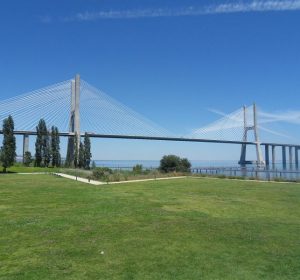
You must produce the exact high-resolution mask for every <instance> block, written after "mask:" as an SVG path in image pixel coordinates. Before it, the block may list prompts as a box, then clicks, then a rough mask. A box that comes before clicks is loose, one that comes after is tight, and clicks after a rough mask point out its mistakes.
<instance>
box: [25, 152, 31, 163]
mask: <svg viewBox="0 0 300 280" xmlns="http://www.w3.org/2000/svg"><path fill="white" fill-rule="evenodd" d="M31 163H32V156H31V153H30V152H29V151H27V152H25V154H24V165H25V166H29V165H30V164H31Z"/></svg>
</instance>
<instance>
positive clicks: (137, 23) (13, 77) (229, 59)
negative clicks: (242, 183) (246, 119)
mask: <svg viewBox="0 0 300 280" xmlns="http://www.w3.org/2000/svg"><path fill="white" fill-rule="evenodd" d="M299 26H300V1H277V0H274V1H273V0H270V1H234V0H233V1H228V0H223V1H221V0H220V1H192V0H184V1H183V0H172V1H169V0H160V1H157V0H128V1H124V0H106V1H105V0H98V1H96V0H84V1H83V0H82V1H74V0H73V1H54V0H53V1H40V0H36V1H32V0H28V1H16V0H10V1H2V3H1V10H0V34H1V43H0V65H1V67H0V81H1V99H6V98H9V97H11V96H15V95H18V94H21V93H24V92H28V91H30V90H33V89H37V88H40V87H43V86H46V85H50V84H53V83H56V82H59V81H63V80H66V79H69V78H71V77H73V76H74V75H75V74H76V73H80V74H81V76H82V78H83V79H85V80H86V81H88V82H89V83H90V84H92V85H94V86H96V87H98V88H100V89H102V90H104V91H105V92H107V93H108V94H109V95H111V96H112V97H113V98H115V99H117V100H119V101H120V102H122V103H124V104H126V105H127V106H129V107H131V108H132V109H134V110H136V111H138V112H140V113H142V114H143V115H144V116H146V117H148V118H150V119H151V120H153V121H154V122H156V123H158V124H159V125H161V126H163V127H166V128H168V129H169V130H171V131H174V132H175V133H178V134H182V135H184V134H188V133H189V132H191V130H193V129H195V128H198V127H201V126H204V125H206V124H207V123H210V122H212V121H214V120H216V119H217V118H218V116H217V115H216V114H213V113H212V112H210V111H209V110H208V109H209V108H212V109H217V110H220V111H222V112H226V113H229V112H231V111H233V110H236V109H237V108H239V107H241V106H242V105H244V104H251V103H252V102H254V101H255V102H256V103H257V104H258V105H259V107H261V108H262V109H263V110H264V111H266V112H272V113H274V112H282V113H284V114H286V112H288V111H297V112H298V111H299V104H300V94H299V93H300V78H299V77H300V51H299V50H300V32H299ZM277 114H279V113H277ZM280 114H281V113H280ZM279 125H280V123H279ZM282 126H283V128H284V129H285V130H287V132H289V133H291V134H292V133H295V130H297V129H298V128H299V126H297V125H295V124H294V125H291V124H289V123H288V122H287V123H282ZM121 143H122V145H121V147H120V142H118V141H109V142H107V141H102V140H98V141H96V142H95V143H94V148H93V149H94V150H93V153H94V155H95V157H96V158H105V159H109V158H115V159H122V158H124V159H125V158H126V159H128V158H141V159H157V158H160V156H161V155H162V154H164V153H177V154H180V155H183V156H187V157H189V158H192V159H207V158H213V159H227V158H230V159H231V158H236V156H238V154H239V150H240V147H235V148H230V149H224V147H223V146H218V147H216V146H211V145H210V146H207V145H201V144H199V145H196V146H195V145H194V144H193V145H190V144H169V143H148V142H134V143H132V142H131V143H130V142H128V141H124V142H121ZM103 146H105V148H103ZM195 150H196V151H197V153H195ZM229 150H230V151H229Z"/></svg>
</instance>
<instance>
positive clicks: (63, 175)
mask: <svg viewBox="0 0 300 280" xmlns="http://www.w3.org/2000/svg"><path fill="white" fill-rule="evenodd" d="M53 174H54V175H56V176H60V177H64V178H67V179H71V180H75V181H78V182H82V183H86V184H91V185H96V186H98V185H107V184H108V185H115V184H125V183H137V182H147V181H156V180H173V179H183V178H186V176H179V177H166V178H156V179H139V180H129V181H120V182H109V183H105V182H99V181H94V180H89V179H85V178H81V177H76V176H72V175H67V174H64V173H53Z"/></svg>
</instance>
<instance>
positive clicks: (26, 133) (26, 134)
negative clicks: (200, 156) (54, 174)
mask: <svg viewBox="0 0 300 280" xmlns="http://www.w3.org/2000/svg"><path fill="white" fill-rule="evenodd" d="M0 134H3V132H2V130H0ZM14 134H15V135H23V136H24V141H23V153H24V152H25V151H26V150H28V143H29V142H28V141H29V139H28V137H29V136H30V135H32V136H35V135H37V132H36V131H22V130H18V131H14ZM84 135H85V134H81V137H83V136H84ZM87 135H88V136H89V137H91V138H106V139H132V140H152V141H174V142H198V143H216V144H236V145H242V144H246V145H256V143H255V142H244V141H230V140H215V139H197V138H185V137H159V136H138V135H136V136H134V135H109V134H97V133H92V132H87ZM59 136H62V137H69V136H74V133H70V132H60V133H59ZM261 146H264V147H265V161H266V165H267V166H269V165H270V158H269V147H271V148H272V164H273V167H275V162H276V156H275V147H281V148H282V164H283V168H284V169H286V167H287V156H286V148H289V163H290V166H292V165H293V162H295V166H296V168H298V167H299V157H298V151H299V150H300V145H296V144H283V143H261ZM293 149H294V152H295V153H294V154H295V159H294V160H293Z"/></svg>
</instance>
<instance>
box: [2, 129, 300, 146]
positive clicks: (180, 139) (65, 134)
mask: <svg viewBox="0 0 300 280" xmlns="http://www.w3.org/2000/svg"><path fill="white" fill-rule="evenodd" d="M2 133H3V132H2V130H0V134H2ZM14 134H15V135H36V134H37V133H36V131H14ZM87 134H88V136H89V137H91V138H106V139H129V140H130V139H132V140H152V141H173V142H198V143H216V144H236V145H242V144H246V145H256V143H255V142H244V141H230V140H215V139H196V138H184V137H159V136H139V135H109V134H96V133H91V132H88V133H87ZM59 135H60V136H62V137H68V136H72V135H74V133H70V132H60V133H59ZM81 136H82V137H83V136H84V134H81ZM261 145H262V146H279V147H297V148H300V145H297V144H284V143H265V142H263V143H261Z"/></svg>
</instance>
